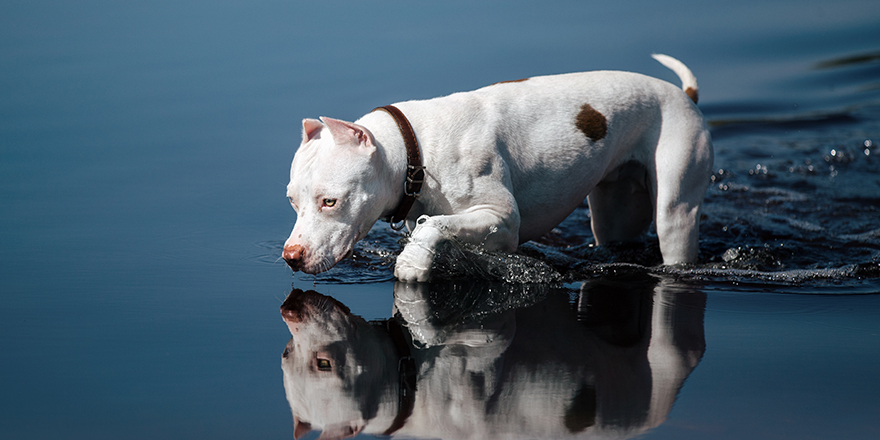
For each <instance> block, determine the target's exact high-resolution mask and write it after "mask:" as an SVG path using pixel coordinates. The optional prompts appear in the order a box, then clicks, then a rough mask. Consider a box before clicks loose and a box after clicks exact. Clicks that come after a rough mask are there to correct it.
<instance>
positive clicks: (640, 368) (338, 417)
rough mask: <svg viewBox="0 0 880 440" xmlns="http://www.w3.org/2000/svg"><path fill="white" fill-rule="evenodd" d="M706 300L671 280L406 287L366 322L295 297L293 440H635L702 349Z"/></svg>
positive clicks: (304, 295) (290, 379)
mask: <svg viewBox="0 0 880 440" xmlns="http://www.w3.org/2000/svg"><path fill="white" fill-rule="evenodd" d="M704 309H705V294H704V293H703V292H700V291H698V290H695V289H694V288H692V287H684V286H680V285H676V284H674V283H673V282H671V281H668V280H658V279H655V278H648V277H645V279H642V280H638V281H632V280H628V281H626V282H624V281H620V280H617V281H615V280H607V279H606V280H594V281H589V282H586V283H585V284H584V285H583V286H582V288H581V289H580V291H573V290H570V289H564V288H554V287H551V286H550V285H547V284H538V285H509V284H492V283H466V282H465V283H463V282H457V283H443V284H403V283H397V284H396V285H395V286H394V307H393V316H392V317H391V318H389V319H386V320H380V321H367V320H365V319H363V318H361V317H359V316H357V315H354V314H352V313H351V312H350V311H349V309H348V307H346V306H345V305H344V304H342V303H340V302H339V301H337V300H335V299H333V298H331V297H329V296H326V295H323V294H320V293H318V292H314V291H302V290H299V289H294V290H293V291H292V292H291V293H290V295H289V296H288V298H287V300H286V301H285V302H284V304H283V305H282V307H281V313H282V316H283V318H284V321H285V322H286V323H287V325H288V327H289V329H290V332H291V335H292V338H291V339H290V341H289V342H288V343H287V346H286V348H285V350H284V354H283V356H282V369H283V372H284V388H285V391H286V393H287V399H288V401H289V403H290V407H291V411H292V412H293V417H294V437H295V438H301V437H302V436H303V435H304V434H305V433H307V432H308V431H311V430H321V431H323V432H322V436H321V438H345V437H350V436H353V435H357V434H359V433H372V434H382V435H395V436H403V437H416V438H419V437H431V438H444V439H446V438H448V439H453V438H454V439H465V438H474V439H476V438H480V439H489V438H502V437H503V438H599V437H607V436H614V437H632V436H636V435H638V434H640V433H643V432H644V431H646V430H648V429H651V428H653V427H656V426H658V425H659V424H660V423H662V422H663V421H664V420H665V419H666V417H667V415H668V413H669V411H670V410H671V408H672V405H673V403H674V401H675V397H676V394H677V393H678V391H679V389H680V388H681V386H682V384H683V383H684V381H685V379H686V378H687V377H688V375H689V374H690V372H691V371H692V370H693V369H694V368H695V367H696V366H697V364H698V363H699V361H700V359H701V357H702V355H703V352H704V350H705V340H704V334H703V313H704Z"/></svg>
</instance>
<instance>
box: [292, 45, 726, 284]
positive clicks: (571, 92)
mask: <svg viewBox="0 0 880 440" xmlns="http://www.w3.org/2000/svg"><path fill="white" fill-rule="evenodd" d="M654 58H656V59H657V60H658V61H659V62H661V63H662V64H663V65H665V66H667V67H669V68H670V69H672V70H673V71H674V72H675V73H676V74H677V75H678V76H679V78H681V80H682V83H683V87H682V88H683V89H684V91H682V89H679V88H677V87H675V86H673V85H672V84H670V83H668V82H665V81H662V80H659V79H656V78H651V77H648V76H644V75H640V74H636V73H630V72H610V71H598V72H585V73H572V74H565V75H555V76H542V77H534V78H528V79H525V80H519V81H510V82H504V83H497V84H493V85H491V86H488V87H484V88H482V89H479V90H475V91H472V92H463V93H456V94H452V95H449V96H446V97H441V98H435V99H430V100H425V101H408V102H402V103H399V104H395V105H394V106H386V107H385V108H383V110H386V111H373V112H371V113H369V114H367V115H365V116H363V117H362V118H360V119H359V120H357V121H356V122H355V123H350V122H345V121H340V120H336V119H331V118H321V120H320V121H318V120H315V119H306V120H304V121H303V140H302V145H300V147H299V150H298V151H297V153H296V155H295V156H294V158H293V163H292V165H291V168H290V184H289V185H288V186H287V196H288V198H289V199H290V203H291V204H292V205H293V208H294V210H295V211H296V212H297V220H296V224H295V225H294V228H293V232H292V233H291V234H290V237H289V238H288V239H287V241H286V242H285V244H284V251H283V258H284V259H285V260H286V261H287V263H288V265H290V267H291V268H292V269H293V270H302V271H304V272H307V273H318V272H321V271H324V270H327V269H329V268H331V267H333V266H334V265H335V264H336V263H338V262H339V261H340V260H342V259H343V258H345V257H346V256H347V255H349V254H350V253H351V251H352V248H353V246H354V244H355V243H356V242H357V241H358V240H360V239H362V238H364V236H365V235H366V234H367V232H368V231H369V230H370V228H371V227H372V226H373V224H374V223H375V222H376V220H378V219H380V218H389V220H390V221H392V225H393V224H394V223H396V222H404V221H405V223H406V225H407V227H409V228H410V229H411V230H412V233H411V237H410V241H409V243H408V244H407V245H406V246H405V247H404V249H403V251H402V252H401V254H400V255H399V256H398V258H397V264H396V265H395V269H394V274H395V276H396V277H397V278H398V279H400V280H401V281H427V280H429V278H430V273H431V272H430V271H431V263H432V261H433V257H434V251H435V249H436V248H437V246H438V244H439V243H440V242H441V241H442V240H444V239H446V238H448V237H450V236H454V237H457V238H458V239H460V240H463V241H465V242H468V243H472V244H478V245H482V246H484V247H485V248H486V249H487V250H502V251H514V250H516V248H517V245H518V244H519V243H522V242H525V241H528V240H531V239H536V238H539V237H541V236H542V235H543V234H545V233H547V232H548V231H550V230H551V229H552V228H553V227H555V226H556V225H557V224H559V223H560V222H561V221H562V220H564V219H565V218H566V217H567V216H568V215H569V214H570V213H571V212H572V211H573V210H574V209H575V208H576V207H577V206H578V205H580V204H581V203H582V202H583V200H584V198H585V197H586V198H587V200H588V202H589V205H590V216H591V226H592V229H593V234H594V236H595V239H596V243H597V244H603V243H607V242H611V241H618V240H631V239H633V238H635V237H637V236H638V235H640V234H641V233H643V232H644V231H645V230H646V229H647V228H648V226H650V224H651V221H654V224H655V226H656V231H657V237H658V239H659V241H660V251H661V253H662V254H663V263H664V264H667V265H672V264H678V263H689V262H694V261H695V260H696V259H697V254H698V244H699V243H698V242H699V222H700V205H701V203H702V200H703V196H704V194H705V191H706V188H707V187H708V185H709V178H710V175H711V170H712V162H713V152H712V141H711V139H710V135H709V130H708V128H707V127H706V124H705V122H704V120H703V117H702V114H701V112H700V110H699V109H698V108H697V106H696V100H697V90H698V89H697V82H696V79H695V78H694V75H693V74H692V73H691V71H690V70H689V69H688V68H687V67H686V66H685V65H684V64H682V63H681V62H679V61H678V60H676V59H674V58H671V57H668V56H665V55H654ZM322 121H323V122H322ZM422 183H423V185H422ZM416 219H418V220H417V221H416Z"/></svg>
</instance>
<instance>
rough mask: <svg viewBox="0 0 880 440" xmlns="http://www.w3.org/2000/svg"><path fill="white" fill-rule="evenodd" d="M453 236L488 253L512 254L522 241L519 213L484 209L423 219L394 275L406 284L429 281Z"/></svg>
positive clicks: (411, 237) (401, 256)
mask: <svg viewBox="0 0 880 440" xmlns="http://www.w3.org/2000/svg"><path fill="white" fill-rule="evenodd" d="M452 237H455V238H457V239H459V240H462V241H464V242H467V243H471V244H475V245H480V246H483V247H484V248H486V249H487V250H493V251H494V250H504V251H510V252H512V251H514V250H516V246H517V244H518V242H519V214H518V213H517V212H516V210H515V209H514V210H498V209H496V208H494V207H486V206H481V207H474V208H471V209H469V210H467V211H466V212H464V213H461V214H454V215H437V216H432V217H429V216H421V217H419V219H418V220H417V221H416V227H415V229H413V231H412V234H411V235H410V240H409V242H408V243H407V244H406V246H404V248H403V251H402V252H401V253H400V255H399V256H398V257H397V263H396V264H395V265H394V276H395V277H397V279H398V280H400V281H404V282H412V281H418V282H426V281H429V280H430V278H431V265H432V264H433V262H434V255H435V253H436V252H437V248H438V247H439V245H440V244H441V243H442V242H443V240H447V239H450V238H452Z"/></svg>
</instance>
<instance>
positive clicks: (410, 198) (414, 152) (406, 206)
mask: <svg viewBox="0 0 880 440" xmlns="http://www.w3.org/2000/svg"><path fill="white" fill-rule="evenodd" d="M376 110H383V111H385V112H388V114H389V115H391V117H392V118H394V121H395V122H397V128H398V129H399V130H400V134H401V135H402V136H403V143H404V145H405V146H406V181H405V182H403V198H402V199H401V200H400V203H399V204H398V205H397V209H396V210H395V211H394V214H392V215H391V216H389V217H388V218H387V221H388V223H390V224H391V228H392V229H394V230H400V229H403V226H404V224H403V221H404V220H406V216H407V215H409V210H410V209H412V206H413V204H414V203H415V202H416V199H417V198H418V197H419V194H421V192H422V184H423V183H425V167H424V166H423V165H422V154H421V151H420V149H419V141H418V140H417V139H416V134H415V132H414V131H413V128H412V125H410V123H409V120H407V119H406V116H404V115H403V112H401V111H400V110H399V109H398V108H397V107H395V106H393V105H386V106H383V107H376V108H375V109H373V111H376ZM396 224H399V225H396Z"/></svg>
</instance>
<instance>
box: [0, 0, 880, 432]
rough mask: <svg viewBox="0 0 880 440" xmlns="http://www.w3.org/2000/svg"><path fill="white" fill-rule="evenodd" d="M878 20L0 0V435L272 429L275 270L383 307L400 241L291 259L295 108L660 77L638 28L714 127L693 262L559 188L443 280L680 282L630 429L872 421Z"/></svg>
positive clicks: (791, 6) (792, 12) (748, 12)
mask: <svg viewBox="0 0 880 440" xmlns="http://www.w3.org/2000/svg"><path fill="white" fill-rule="evenodd" d="M878 26H880V4H878V3H877V2H875V1H843V2H835V3H833V4H832V3H828V2H819V1H798V2H794V1H780V2H766V1H762V2H757V1H746V2H743V1H737V2H712V3H705V2H695V1H676V2H668V3H664V4H659V3H657V2H647V1H636V2H611V3H603V4H598V3H594V2H589V3H587V2H574V1H550V2H540V4H538V3H536V2H505V3H498V2H485V3H478V4H475V3H474V2H458V1H454V2H443V3H432V4H408V3H407V4H403V3H399V2H384V1H383V2H369V3H367V2H342V1H339V2H336V1H334V2H320V3H313V4H293V3H290V2H281V1H278V2H262V3H260V4H259V5H254V4H252V3H249V2H185V3H181V2H169V1H164V2H150V3H131V2H123V3H120V2H109V1H84V2H76V3H69V4H61V3H58V2H42V1H6V2H3V4H2V5H0V214H2V215H0V335H2V342H0V375H2V377H3V380H0V409H2V411H0V437H2V438H14V439H19V438H21V439H42V438H54V437H65V438H90V439H94V438H120V437H125V438H157V437H162V438H290V436H291V435H292V427H291V409H290V407H289V406H288V403H287V401H286V400H285V397H284V391H283V389H282V385H281V371H280V367H279V365H280V353H281V351H282V349H283V346H284V344H285V343H286V342H287V339H288V338H289V333H288V331H287V328H286V327H285V325H284V323H283V322H282V320H281V318H280V315H279V314H278V307H279V306H280V305H281V302H282V301H283V300H284V298H285V297H286V296H287V294H288V293H289V292H290V290H291V283H292V284H293V285H294V286H295V287H299V288H304V289H309V288H313V289H315V290H318V291H319V292H320V293H322V294H326V295H331V296H333V297H334V298H336V299H338V300H339V301H341V302H343V303H345V304H346V305H347V306H348V307H350V308H351V310H352V311H353V312H354V313H356V314H358V315H361V316H363V317H365V318H367V319H380V318H388V317H389V316H391V310H392V304H393V282H392V281H391V270H390V264H391V262H392V261H393V254H394V253H395V252H397V251H398V250H399V247H398V246H397V238H398V237H397V236H395V235H394V234H392V233H391V232H390V231H388V230H387V228H386V227H385V225H384V224H378V225H377V227H376V228H375V229H374V231H373V233H372V234H371V236H370V237H369V238H368V240H367V241H366V242H364V243H362V244H361V246H359V248H358V249H357V250H356V253H355V260H354V261H350V262H346V263H344V264H343V265H342V266H340V267H339V268H337V269H335V270H334V271H331V272H328V273H326V274H323V275H321V276H319V277H317V278H316V277H312V276H306V275H302V274H295V275H294V276H293V277H292V276H291V273H290V271H289V269H288V268H287V267H286V265H285V264H284V262H283V261H281V260H280V259H279V258H278V257H279V254H280V248H281V244H282V242H283V240H284V238H286V237H287V235H288V234H289V231H290V228H291V227H292V225H293V222H294V214H293V212H292V210H291V209H290V207H289V205H288V203H287V201H286V199H285V194H284V188H285V185H286V184H287V179H288V167H289V164H290V159H291V158H292V156H293V152H294V151H295V148H296V146H297V145H298V144H299V138H300V122H299V121H300V120H301V119H302V118H305V117H317V116H324V115H326V116H332V117H336V118H341V119H347V120H353V119H356V118H357V117H358V116H360V115H361V114H363V113H365V112H367V111H369V110H370V109H372V108H374V107H376V106H378V105H384V104H387V103H391V102H396V101H400V100H405V99H415V98H429V97H434V96H440V95H444V94H448V93H452V92H455V91H460V90H469V89H473V88H477V87H480V86H484V85H487V84H491V83H494V82H497V81H501V80H508V79H517V78H523V77H529V76H534V75H541V74H552V73H562V72H571V71H582V70H595V69H620V70H632V71H637V72H641V73H645V74H649V75H653V76H657V77H660V78H663V79H667V80H670V81H675V80H676V79H675V77H674V75H673V74H672V73H671V72H669V71H668V70H666V69H665V68H663V67H662V66H660V65H659V64H657V63H656V62H655V61H654V60H652V59H651V58H650V56H649V55H650V54H651V53H654V52H660V53H666V54H669V55H672V56H675V57H677V58H679V59H681V60H682V61H684V62H685V63H686V64H687V65H688V66H689V67H690V68H691V69H692V70H693V71H694V73H695V74H696V76H697V78H698V80H699V83H700V88H701V90H700V97H701V100H700V107H701V109H702V110H703V112H704V114H705V115H706V117H707V119H708V120H709V121H710V125H711V128H712V132H713V137H714V139H715V147H716V163H715V169H716V173H715V181H714V182H713V185H712V187H711V188H710V190H709V193H708V194H707V202H706V205H705V214H706V218H705V219H704V222H703V225H702V231H701V232H702V235H701V236H702V241H701V261H700V263H699V264H698V265H696V266H695V267H690V268H684V269H677V270H667V269H662V268H657V267H656V266H655V265H656V264H657V255H658V254H657V250H656V244H655V243H654V242H653V241H652V240H651V238H650V237H648V238H647V239H646V240H645V241H644V242H641V243H637V244H635V245H628V246H619V247H608V248H596V247H592V246H590V240H591V234H590V231H589V228H587V227H586V226H585V221H586V220H587V219H588V215H589V213H588V210H586V209H585V207H582V208H581V209H579V210H578V211H576V212H575V213H574V214H573V215H572V217H571V218H570V219H569V220H568V221H566V223H564V224H563V225H561V226H560V228H559V229H558V230H557V231H556V232H555V233H554V234H551V236H549V237H547V238H546V239H545V240H542V241H541V242H539V243H534V244H530V245H528V246H526V247H524V249H523V250H522V251H521V254H519V255H517V256H498V255H485V254H482V253H480V252H479V251H478V250H470V249H459V250H457V251H458V252H462V253H463V254H462V255H466V256H467V257H468V258H469V259H459V260H458V261H459V262H460V261H465V262H468V261H469V262H470V263H468V264H464V265H450V266H449V267H448V268H447V270H448V271H449V274H450V276H458V275H462V274H464V275H467V276H474V273H475V272H474V270H475V268H479V267H483V268H489V269H491V270H488V272H487V271H483V272H481V273H482V274H483V275H481V276H484V275H485V277H486V278H493V279H495V278H502V279H504V278H505V276H507V277H508V278H509V277H511V276H512V275H510V274H511V273H514V272H515V271H516V270H519V269H528V270H532V272H528V274H530V275H528V276H527V278H526V279H525V280H526V281H529V282H540V283H557V284H560V285H563V286H566V287H565V288H566V289H571V290H572V291H577V289H579V288H580V287H579V286H581V285H582V284H583V282H584V281H589V280H597V279H598V280H601V279H604V278H607V277H615V276H629V275H632V276H638V277H643V276H649V277H655V278H657V279H662V280H666V281H667V282H669V283H674V284H675V285H677V286H680V288H681V289H686V290H687V289H690V290H693V291H694V292H695V293H699V294H701V295H705V297H706V306H705V313H704V332H705V343H706V348H705V353H704V355H703V356H702V358H701V360H700V362H699V365H698V366H697V367H696V368H695V369H694V370H693V371H692V372H691V373H690V375H689V377H688V378H687V380H686V381H685V382H684V385H683V386H682V388H681V391H680V392H679V393H678V395H677V398H676V400H675V405H674V407H673V408H672V411H671V412H670V413H669V414H668V419H667V420H666V422H665V423H663V424H662V425H660V426H659V427H657V428H655V429H654V430H653V431H651V432H650V433H649V434H648V435H647V437H649V438H673V437H676V438H678V437H681V436H688V437H699V438H743V437H751V438H784V437H797V438H829V437H834V438H852V439H861V438H865V439H868V438H877V437H880V423H878V422H877V420H878V419H880V417H878V416H880V398H878V397H877V396H878V395H880V382H878V381H877V378H876V376H877V365H880V358H878V353H880V350H878V348H880V339H878V334H880V320H878V319H876V318H875V317H876V316H878V314H880V295H876V294H877V293H880V173H878V171H880V147H878V146H877V145H878V144H880V45H878V41H880V40H878V38H877V32H878ZM456 255H457V254H456ZM480 265H482V266H480ZM536 268H540V269H541V270H543V269H547V270H546V271H542V272H540V277H538V275H535V274H536V272H535V270H537V269H536ZM516 273H517V274H520V273H521V272H516ZM486 274H488V275H486ZM517 277H519V275H517ZM528 277H531V278H528ZM536 277H538V278H536ZM514 278H516V277H514ZM513 281H523V278H522V277H520V278H517V279H515V280H513ZM856 294H857V295H856Z"/></svg>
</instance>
